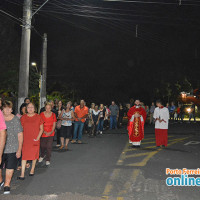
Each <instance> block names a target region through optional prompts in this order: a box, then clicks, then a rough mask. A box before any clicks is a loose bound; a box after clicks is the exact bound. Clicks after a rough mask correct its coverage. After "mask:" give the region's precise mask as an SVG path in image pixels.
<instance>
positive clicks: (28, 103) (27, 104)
mask: <svg viewBox="0 0 200 200" xmlns="http://www.w3.org/2000/svg"><path fill="white" fill-rule="evenodd" d="M30 104H32V105H33V107H34V110H35V112H36V106H35V104H34V103H32V102H30V103H28V104H26V112H28V110H27V108H28V106H29V105H30Z"/></svg>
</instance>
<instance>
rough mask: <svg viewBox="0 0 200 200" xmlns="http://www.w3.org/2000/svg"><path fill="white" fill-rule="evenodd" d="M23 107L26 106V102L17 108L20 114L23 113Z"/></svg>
mask: <svg viewBox="0 0 200 200" xmlns="http://www.w3.org/2000/svg"><path fill="white" fill-rule="evenodd" d="M23 108H26V103H23V104H22V105H21V106H20V108H19V112H20V114H21V115H23V112H22V109H23Z"/></svg>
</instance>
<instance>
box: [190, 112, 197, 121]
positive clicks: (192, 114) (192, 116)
mask: <svg viewBox="0 0 200 200" xmlns="http://www.w3.org/2000/svg"><path fill="white" fill-rule="evenodd" d="M192 118H194V122H196V117H195V114H194V113H190V116H189V121H191V119H192Z"/></svg>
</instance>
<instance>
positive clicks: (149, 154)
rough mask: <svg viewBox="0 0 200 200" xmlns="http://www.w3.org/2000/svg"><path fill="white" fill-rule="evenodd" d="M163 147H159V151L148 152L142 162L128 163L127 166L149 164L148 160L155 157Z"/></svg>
mask: <svg viewBox="0 0 200 200" xmlns="http://www.w3.org/2000/svg"><path fill="white" fill-rule="evenodd" d="M160 150H161V149H158V150H157V151H153V152H150V153H147V156H146V157H145V158H144V159H143V160H142V161H141V162H137V163H131V164H127V165H126V166H129V167H136V166H137V167H143V166H145V165H146V164H147V162H148V161H149V160H150V158H151V157H153V156H154V155H155V154H157V153H158V152H159V151H160Z"/></svg>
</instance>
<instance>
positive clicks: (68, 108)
mask: <svg viewBox="0 0 200 200" xmlns="http://www.w3.org/2000/svg"><path fill="white" fill-rule="evenodd" d="M156 106H157V107H156ZM156 106H155V104H154V102H153V103H152V105H151V106H150V108H149V107H148V106H145V105H144V103H142V102H140V101H139V100H136V101H135V102H134V104H133V105H130V104H127V105H126V106H125V107H123V105H122V104H119V106H118V105H116V103H115V102H114V101H112V103H111V105H110V106H104V105H103V104H100V105H96V104H95V103H92V104H91V106H90V108H88V107H87V106H86V102H85V101H84V100H81V101H80V104H79V105H78V104H77V103H76V102H75V103H74V104H73V105H72V102H71V101H69V102H67V104H66V105H64V104H63V103H62V101H57V100H55V101H53V100H51V101H48V102H46V103H45V106H44V107H43V108H41V109H40V112H39V113H38V112H37V110H36V107H35V105H34V103H32V102H31V101H30V99H29V98H25V100H24V103H23V104H22V105H21V106H20V109H19V113H17V114H16V115H14V114H13V104H12V102H11V101H4V102H3V103H2V102H1V100H0V189H2V188H4V194H9V193H10V183H11V179H12V176H13V173H14V170H16V169H17V170H20V171H21V174H20V176H18V177H17V179H18V180H21V181H23V180H25V171H26V169H28V168H30V167H31V168H30V171H29V176H30V177H32V176H34V174H35V167H36V163H37V161H38V162H39V163H42V162H43V161H44V160H45V165H46V166H49V165H50V164H51V154H52V146H53V141H54V140H56V141H57V145H56V147H57V148H58V149H59V150H65V151H68V150H69V148H68V144H69V142H70V141H71V143H72V144H74V143H77V144H81V143H82V135H83V133H84V132H85V133H87V134H88V136H89V137H91V138H93V137H95V136H97V135H102V134H103V131H104V130H105V129H110V130H112V129H118V128H119V127H122V125H123V118H124V116H126V114H127V117H128V127H127V129H128V134H129V142H130V143H131V144H133V147H140V144H141V141H142V139H143V138H144V124H145V121H146V119H147V117H149V123H150V124H155V135H156V146H162V145H164V146H167V129H168V121H169V119H171V120H173V121H175V120H176V119H178V120H179V119H181V120H183V118H184V109H183V106H182V105H179V106H178V107H176V106H175V105H174V104H173V103H171V105H170V106H169V105H166V107H164V106H163V104H162V102H161V101H160V100H158V101H156ZM1 110H2V111H1ZM194 110H195V107H194V104H192V106H191V108H190V111H191V116H190V120H191V118H192V117H193V118H194V120H195V111H194ZM176 113H177V115H176ZM30 163H31V164H30ZM4 168H5V169H6V172H5V174H6V175H5V181H3V176H2V170H3V169H4Z"/></svg>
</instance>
